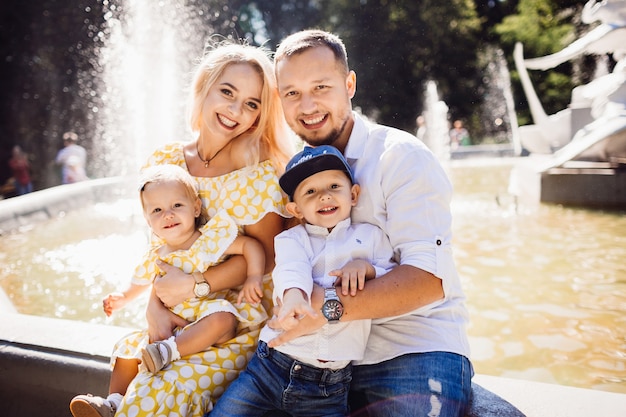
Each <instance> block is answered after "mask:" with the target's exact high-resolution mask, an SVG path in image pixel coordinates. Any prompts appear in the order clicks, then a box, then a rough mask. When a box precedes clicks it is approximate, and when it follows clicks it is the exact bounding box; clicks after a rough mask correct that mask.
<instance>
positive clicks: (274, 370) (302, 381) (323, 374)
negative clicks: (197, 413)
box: [207, 342, 352, 417]
mask: <svg viewBox="0 0 626 417" xmlns="http://www.w3.org/2000/svg"><path fill="white" fill-rule="evenodd" d="M351 368H352V366H351V365H348V366H347V367H345V368H343V369H339V370H330V369H323V368H315V367H313V366H310V365H306V364H304V363H302V362H299V361H296V360H293V359H291V358H290V357H289V356H287V355H285V354H283V353H280V352H279V351H277V350H275V349H271V348H269V347H268V346H267V344H266V343H264V342H259V346H258V347H257V351H256V355H255V356H253V357H252V359H251V360H250V362H249V363H248V367H247V368H246V369H245V371H243V372H242V373H240V374H239V377H237V379H235V380H234V381H233V382H232V383H231V384H230V386H229V387H228V389H227V390H226V392H224V394H223V395H222V396H221V397H220V399H219V400H218V401H217V404H216V405H215V408H214V409H213V411H211V412H210V413H208V414H207V416H210V417H231V416H237V417H244V416H263V415H264V414H266V413H267V412H270V413H269V414H268V415H275V414H274V412H275V411H276V410H281V411H283V412H286V413H288V415H292V416H302V417H319V416H336V417H344V416H346V415H347V414H348V390H349V389H350V380H351V378H352V372H351Z"/></svg>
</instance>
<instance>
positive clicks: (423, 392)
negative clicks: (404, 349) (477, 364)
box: [350, 352, 474, 417]
mask: <svg viewBox="0 0 626 417" xmlns="http://www.w3.org/2000/svg"><path fill="white" fill-rule="evenodd" d="M473 375H474V370H473V368H472V365H471V363H470V361H469V360H468V359H467V358H466V357H464V356H461V355H457V354H454V353H448V352H429V353H412V354H407V355H402V356H399V357H397V358H394V359H390V360H388V361H384V362H381V363H378V364H374V365H359V366H354V367H353V368H352V377H353V379H352V383H351V387H350V409H351V410H352V413H351V414H350V415H351V416H353V417H365V416H368V417H379V416H380V417H388V416H394V417H459V416H463V415H464V414H465V412H466V411H467V410H468V404H469V401H470V399H471V392H472V385H471V378H472V376H473Z"/></svg>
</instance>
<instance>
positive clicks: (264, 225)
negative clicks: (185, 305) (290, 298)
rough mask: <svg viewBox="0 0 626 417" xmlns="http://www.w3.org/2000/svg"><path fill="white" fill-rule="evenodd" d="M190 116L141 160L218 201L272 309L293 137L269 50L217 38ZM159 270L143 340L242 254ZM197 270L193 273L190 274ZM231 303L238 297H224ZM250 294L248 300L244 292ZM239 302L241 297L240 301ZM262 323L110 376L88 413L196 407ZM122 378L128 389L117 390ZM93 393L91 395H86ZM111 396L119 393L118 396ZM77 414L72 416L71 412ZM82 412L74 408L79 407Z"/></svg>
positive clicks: (206, 200) (226, 279)
mask: <svg viewBox="0 0 626 417" xmlns="http://www.w3.org/2000/svg"><path fill="white" fill-rule="evenodd" d="M190 123H191V128H192V130H193V131H194V132H195V133H196V137H195V138H194V139H193V140H192V141H189V142H174V143H170V144H167V145H165V146H163V147H161V148H160V149H157V150H156V151H155V152H154V153H153V154H152V156H151V157H150V158H149V159H148V163H147V165H148V166H150V165H157V164H174V165H179V166H181V167H183V168H185V169H186V170H187V171H189V173H190V174H191V175H192V176H193V177H194V178H195V180H196V181H197V185H198V190H199V193H200V197H201V199H202V205H203V207H205V208H206V210H207V212H208V215H209V216H214V215H215V213H217V211H218V210H225V211H226V212H227V213H228V215H230V217H232V218H233V219H234V220H235V223H236V224H237V226H238V228H239V230H240V232H241V233H242V234H245V235H247V236H250V237H253V238H255V239H256V240H258V241H259V242H260V243H261V245H262V246H263V248H264V250H265V259H266V263H265V274H266V275H265V276H264V297H263V301H262V302H261V303H260V304H258V308H265V309H266V310H267V309H269V308H270V303H271V301H270V300H271V292H272V287H271V277H270V275H269V272H270V271H271V270H272V268H273V266H274V246H273V242H274V237H275V236H276V235H277V234H278V233H280V232H281V231H282V230H284V222H285V218H286V217H288V214H287V212H286V211H285V204H286V202H287V201H286V197H285V195H284V194H283V193H282V192H281V189H280V186H279V184H278V176H279V175H280V174H281V173H282V171H283V170H284V166H285V164H286V162H287V161H288V160H289V158H290V157H291V155H292V153H293V150H292V141H291V138H290V135H289V133H288V129H287V127H286V126H285V124H284V118H283V114H282V108H281V104H280V100H279V98H278V95H277V92H276V81H275V79H274V72H273V66H272V62H271V60H270V58H269V53H268V51H266V50H264V49H261V48H256V47H252V46H247V45H237V44H220V45H217V46H216V47H214V48H212V49H211V50H210V51H209V52H208V53H207V54H206V55H205V56H204V58H203V59H202V61H201V62H200V64H199V65H198V67H197V70H196V72H195V75H194V78H193V81H192V85H191V113H190ZM159 267H160V269H161V270H162V271H163V272H165V275H163V276H162V277H160V278H158V279H156V280H155V282H154V284H153V287H154V291H153V293H152V296H151V298H150V302H149V306H148V312H147V319H148V328H149V329H148V330H149V335H150V341H158V340H164V339H168V338H169V337H171V336H172V335H173V334H174V330H175V329H177V328H182V327H184V326H185V325H187V322H186V321H184V320H182V319H181V318H180V317H178V316H176V315H175V314H173V313H172V312H171V311H169V310H168V309H167V307H166V306H172V305H176V304H179V303H180V302H182V301H184V300H185V299H188V298H190V297H192V296H194V295H195V293H196V292H198V291H201V292H205V291H207V290H208V291H209V294H210V293H214V292H216V291H222V290H225V289H228V288H235V287H237V286H239V285H243V284H244V282H245V278H246V263H245V260H244V259H243V258H242V257H241V256H233V257H231V258H230V259H228V260H226V261H225V262H223V263H220V264H219V265H216V266H213V267H211V268H209V269H208V270H207V271H206V272H204V273H203V274H202V275H201V278H199V279H198V280H197V281H196V280H195V279H194V277H193V276H192V275H190V274H186V273H184V272H183V271H182V270H180V269H177V268H174V267H171V266H169V265H167V264H159ZM196 277H197V278H198V276H197V275H196ZM228 301H230V302H231V303H233V304H234V305H237V299H236V296H235V298H234V299H232V300H228ZM245 301H254V300H245ZM244 304H245V303H244ZM260 327H261V325H257V326H248V327H243V326H242V325H241V324H240V326H239V327H238V329H237V333H236V336H235V337H234V338H232V339H231V340H229V341H227V342H226V343H223V344H221V345H216V346H214V347H212V348H211V349H209V350H208V351H205V352H201V353H199V354H195V355H190V356H187V357H184V358H181V359H179V360H176V361H173V362H172V363H171V364H169V365H168V366H166V367H165V368H164V369H163V370H161V371H159V372H157V373H156V374H152V373H149V372H145V371H140V372H139V374H137V376H136V377H134V378H133V374H132V373H129V378H130V379H132V381H131V382H130V384H128V380H126V381H123V380H120V381H113V380H112V381H111V387H110V389H109V391H110V392H122V393H124V392H125V394H124V397H123V399H122V400H121V402H119V404H114V403H115V402H116V399H115V398H107V399H104V400H103V401H102V402H97V403H95V404H94V406H93V409H94V410H95V412H96V413H97V414H90V415H93V416H94V417H100V416H113V415H116V416H117V417H126V416H129V415H133V416H143V417H149V416H156V415H178V416H183V417H184V416H194V417H195V416H202V415H204V414H205V413H206V412H207V411H210V410H211V409H212V408H213V404H214V402H215V401H216V400H217V399H218V398H219V396H220V395H221V394H222V393H223V392H224V390H225V389H226V387H227V386H228V384H229V383H230V382H232V381H233V380H234V379H235V378H236V377H237V376H238V375H239V372H240V371H242V370H243V369H244V368H245V367H246V364H247V362H248V360H249V358H250V357H251V356H252V355H253V354H254V351H255V348H256V344H257V339H258V335H259V331H260ZM120 361H126V362H127V363H125V364H124V365H123V366H127V367H128V369H134V370H135V372H136V368H137V366H138V362H137V360H136V359H134V358H129V359H124V358H121V357H118V358H117V360H116V363H115V366H120V364H119V363H120ZM118 383H119V384H120V385H121V386H122V387H124V386H125V385H128V390H126V391H124V390H120V388H119V386H114V385H115V384H118ZM93 398H97V397H93ZM117 401H119V399H118V400H117ZM77 417H78V416H77ZM81 417H82V416H81Z"/></svg>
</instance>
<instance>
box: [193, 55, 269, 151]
mask: <svg viewBox="0 0 626 417" xmlns="http://www.w3.org/2000/svg"><path fill="white" fill-rule="evenodd" d="M262 89H263V78H262V77H261V75H260V74H259V73H258V72H257V71H256V70H255V69H254V68H253V67H252V66H251V65H250V64H246V63H241V64H231V65H228V66H227V67H226V68H225V69H224V72H223V73H222V75H221V76H220V77H219V78H218V79H217V80H216V81H215V84H213V86H212V87H211V88H210V89H209V91H208V93H207V96H206V98H205V100H204V107H203V109H202V117H203V121H204V126H205V129H206V130H207V131H208V132H207V133H208V134H209V137H211V138H219V137H225V138H226V139H228V140H230V139H233V138H235V137H237V136H239V135H240V134H242V133H244V132H246V131H248V130H249V129H250V128H251V127H252V126H253V125H254V124H255V122H256V121H257V119H258V118H259V116H260V114H261V91H262Z"/></svg>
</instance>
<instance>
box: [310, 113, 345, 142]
mask: <svg viewBox="0 0 626 417" xmlns="http://www.w3.org/2000/svg"><path fill="white" fill-rule="evenodd" d="M347 123H348V118H345V119H344V120H343V123H342V125H341V126H340V127H339V128H338V129H333V130H331V131H330V132H328V134H327V135H326V136H324V137H320V138H316V137H312V138H309V137H306V136H304V135H300V134H299V135H298V136H299V137H300V139H302V140H303V141H305V142H306V143H308V144H309V145H311V146H322V145H330V146H335V147H336V145H335V142H337V140H338V139H339V137H340V136H341V134H342V133H343V132H344V130H345V129H346V124H347Z"/></svg>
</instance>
